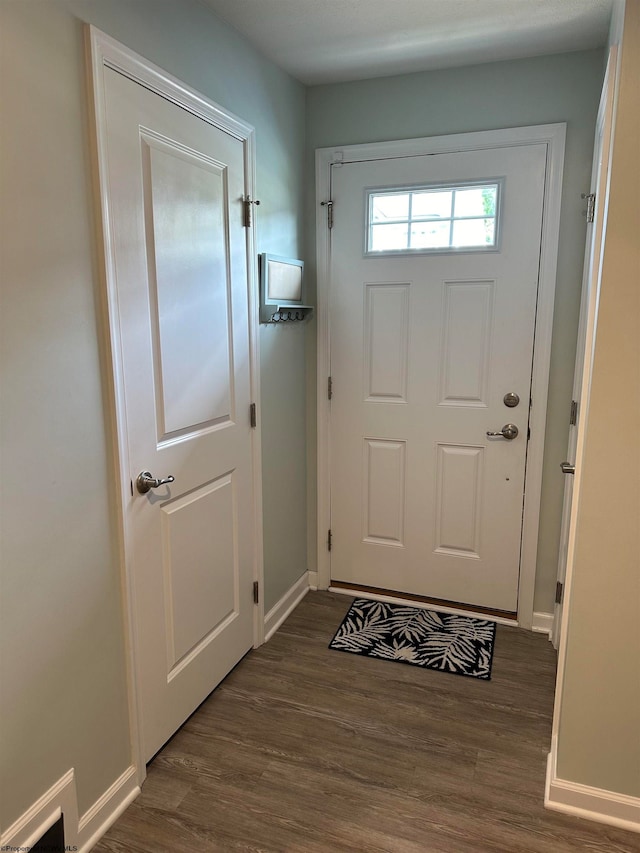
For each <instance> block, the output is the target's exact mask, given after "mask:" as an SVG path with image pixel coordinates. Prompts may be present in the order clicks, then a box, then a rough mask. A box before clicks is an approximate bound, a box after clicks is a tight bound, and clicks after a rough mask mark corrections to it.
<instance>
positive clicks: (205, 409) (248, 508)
mask: <svg viewBox="0 0 640 853" xmlns="http://www.w3.org/2000/svg"><path fill="white" fill-rule="evenodd" d="M105 81H106V87H105V96H106V98H105V102H106V115H107V126H108V157H107V165H108V181H109V191H110V200H111V216H110V224H111V229H112V232H113V245H114V247H115V268H116V277H117V298H118V314H119V339H120V347H121V353H120V358H121V363H122V373H123V378H124V393H125V403H126V424H127V437H128V442H127V443H128V454H129V469H130V477H131V480H132V481H133V483H135V480H136V477H137V475H138V474H139V473H140V472H141V471H150V472H152V474H153V476H154V477H165V476H168V475H172V476H174V477H175V481H174V482H172V483H170V484H168V485H165V486H162V487H160V488H158V489H152V490H151V491H149V492H148V493H147V494H139V493H138V491H137V490H136V488H135V487H134V488H133V494H132V496H131V499H130V502H129V505H128V506H127V507H125V511H126V513H127V523H128V526H129V529H130V531H131V545H132V548H131V553H130V555H129V559H130V561H131V571H132V575H133V579H134V595H135V602H134V622H135V639H136V644H137V660H138V662H139V665H138V672H137V677H138V679H139V682H140V683H139V696H140V706H141V709H140V710H141V720H142V737H143V750H144V756H145V758H146V759H149V758H150V757H151V756H153V755H154V753H155V752H156V751H157V750H158V749H159V748H160V747H161V746H162V745H163V744H164V743H165V741H166V740H167V739H168V738H169V737H170V736H171V735H172V734H173V732H174V731H175V730H176V729H177V728H178V727H179V726H180V725H181V723H182V722H183V721H184V720H185V719H186V718H187V717H188V716H189V715H190V714H191V713H192V712H193V711H194V710H195V708H196V707H197V706H198V705H199V704H200V702H202V701H203V699H204V698H205V697H206V696H207V695H208V694H209V693H210V692H211V690H213V689H214V687H215V686H216V685H217V684H218V683H219V681H220V680H221V679H222V678H223V677H224V676H225V675H226V674H227V672H228V671H229V670H230V669H231V668H232V667H233V666H234V665H235V664H236V663H237V661H238V660H239V659H240V658H241V657H242V655H243V654H244V653H245V652H246V651H247V650H248V649H249V648H250V647H251V645H252V642H253V599H252V581H253V557H254V543H253V537H254V534H253V530H254V524H253V500H252V471H251V430H250V424H249V405H250V374H249V370H250V360H249V332H248V316H249V315H248V288H247V260H246V236H245V231H244V229H243V227H242V198H243V196H244V186H245V184H244V151H243V144H242V142H240V141H239V140H237V139H235V138H233V137H232V136H230V135H229V134H226V133H224V132H223V131H221V130H219V129H217V128H214V127H213V126H211V125H209V124H207V123H206V122H205V121H203V120H201V119H199V118H197V117H196V116H194V115H192V114H191V113H189V112H187V111H186V110H184V109H181V108H180V107H178V106H177V105H175V104H172V103H170V102H169V101H168V100H165V99H163V98H162V97H160V96H159V95H157V94H154V93H152V92H150V91H149V90H147V89H145V88H143V87H142V86H140V85H138V84H136V83H134V82H133V81H131V80H129V79H128V78H126V77H124V76H122V75H120V74H118V73H117V72H115V71H111V70H107V71H106V72H105Z"/></svg>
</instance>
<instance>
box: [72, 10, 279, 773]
mask: <svg viewBox="0 0 640 853" xmlns="http://www.w3.org/2000/svg"><path fill="white" fill-rule="evenodd" d="M85 45H86V56H87V66H88V69H87V72H88V78H89V84H90V85H89V86H88V95H89V98H90V114H91V115H92V116H93V124H92V127H91V130H92V136H93V138H92V147H93V164H92V165H93V177H94V190H95V198H96V205H97V208H98V223H99V234H98V240H99V243H100V248H101V253H100V258H99V260H100V266H101V269H100V273H101V278H102V281H103V285H104V286H103V288H102V305H101V308H102V310H101V320H102V324H101V329H100V332H101V337H102V341H101V343H102V348H103V353H104V355H103V373H104V376H105V380H106V383H107V384H108V406H109V412H108V415H109V419H110V429H111V436H112V438H113V450H112V452H113V467H114V473H115V485H114V488H113V490H112V500H113V502H114V503H115V504H116V507H117V511H116V519H117V524H118V529H117V536H118V543H117V544H118V553H119V557H120V567H121V589H122V600H123V613H124V639H125V649H126V658H127V688H128V701H129V725H130V739H131V751H132V756H131V760H132V764H133V766H134V767H135V768H136V773H137V779H138V783H139V784H142V782H143V781H144V778H145V776H146V766H145V760H144V755H143V751H142V738H141V737H140V732H141V725H140V703H139V701H138V688H137V677H136V673H137V672H138V666H139V661H138V654H137V649H136V641H135V638H136V632H135V625H134V609H133V572H132V566H131V561H130V554H131V544H130V543H131V531H130V529H129V526H128V523H127V518H126V513H125V511H124V507H125V506H126V500H127V497H128V495H129V489H130V482H129V480H130V478H129V465H128V460H127V447H128V439H127V422H126V417H125V406H124V379H123V377H124V369H123V363H122V360H121V348H120V341H119V322H118V310H117V302H116V295H117V291H116V282H115V265H114V257H113V252H114V246H113V237H112V228H111V222H110V205H109V189H108V181H107V172H106V163H107V160H106V149H105V146H106V138H107V137H106V111H105V103H104V71H105V69H106V68H111V69H113V70H115V71H117V72H118V73H120V74H123V75H124V76H125V77H128V78H129V79H131V80H133V81H134V82H136V83H138V84H140V85H141V86H144V87H145V88H146V89H149V90H150V91H152V92H155V93H156V94H158V95H160V96H161V97H164V98H166V99H167V100H169V101H171V102H172V103H174V104H176V105H177V106H179V107H181V108H182V109H185V110H186V111H188V112H190V113H192V114H193V115H195V116H197V117H198V118H200V119H202V120H203V121H205V122H207V123H208V124H210V125H212V126H214V127H216V128H219V129H220V130H222V131H224V132H225V133H228V134H229V135H230V136H233V137H234V138H236V139H238V140H240V141H241V142H242V144H243V151H244V174H245V188H244V193H245V197H249V196H253V195H254V187H255V139H254V130H253V128H252V127H251V126H250V125H248V124H246V123H245V122H243V121H242V120H241V119H239V118H237V117H236V116H234V115H232V114H231V113H229V112H227V111H226V110H223V109H222V108H221V107H219V106H218V105H217V104H215V103H213V101H210V100H209V99H208V98H206V97H205V96H204V95H202V94H200V93H199V92H197V91H196V90H195V89H192V88H190V87H189V86H187V85H186V84H184V83H182V82H181V81H180V80H178V79H176V78H175V77H172V76H171V75H170V74H168V73H167V72H165V71H163V70H162V69H161V68H158V67H157V66H156V65H153V64H152V63H150V62H148V61H147V60H146V59H144V58H143V57H141V56H139V55H138V54H136V53H134V52H133V51H131V50H129V48H127V47H125V46H124V45H122V44H120V43H119V42H117V41H115V40H114V39H112V38H111V37H110V36H108V35H106V34H105V33H103V32H101V31H100V30H98V29H96V28H95V27H94V26H91V25H87V26H86V27H85ZM247 270H248V277H249V281H248V286H249V292H248V300H249V358H250V383H251V397H252V399H253V400H255V401H258V400H259V399H260V371H259V365H260V359H259V349H258V347H259V343H258V340H259V338H258V328H259V326H258V307H257V306H258V295H257V275H256V251H255V234H254V229H253V228H248V229H247ZM251 452H252V459H251V464H252V469H253V477H252V479H253V504H254V518H255V528H254V536H255V553H254V557H253V565H254V580H256V581H258V583H259V584H260V587H261V588H263V561H262V551H263V548H262V477H261V470H262V466H261V443H260V432H259V430H253V434H252V451H251ZM262 599H263V596H260V602H259V603H258V604H257V605H256V606H255V607H254V620H253V645H254V648H255V647H257V646H259V645H260V644H261V643H262V642H264V604H263V601H262Z"/></svg>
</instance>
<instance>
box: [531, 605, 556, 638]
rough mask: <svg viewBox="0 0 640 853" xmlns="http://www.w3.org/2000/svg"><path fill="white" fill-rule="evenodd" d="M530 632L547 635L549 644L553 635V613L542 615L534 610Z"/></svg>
mask: <svg viewBox="0 0 640 853" xmlns="http://www.w3.org/2000/svg"><path fill="white" fill-rule="evenodd" d="M531 630H532V631H535V632H536V633H538V634H547V636H548V637H549V642H551V639H552V635H553V613H542V612H540V611H537V610H534V611H533V622H532V624H531Z"/></svg>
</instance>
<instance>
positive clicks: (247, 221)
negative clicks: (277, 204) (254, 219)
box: [242, 195, 260, 228]
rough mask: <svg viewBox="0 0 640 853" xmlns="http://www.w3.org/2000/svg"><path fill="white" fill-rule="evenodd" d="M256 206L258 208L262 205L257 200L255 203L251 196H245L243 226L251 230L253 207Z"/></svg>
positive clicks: (243, 201) (243, 200)
mask: <svg viewBox="0 0 640 853" xmlns="http://www.w3.org/2000/svg"><path fill="white" fill-rule="evenodd" d="M252 204H255V205H256V206H257V205H259V204H260V202H259V201H258V200H257V199H256V200H255V201H254V200H253V199H252V198H251V196H250V195H248V196H245V197H244V198H243V199H242V208H243V214H242V224H243V225H244V227H245V228H251V205H252Z"/></svg>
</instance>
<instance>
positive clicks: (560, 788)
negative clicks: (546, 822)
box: [544, 738, 640, 832]
mask: <svg viewBox="0 0 640 853" xmlns="http://www.w3.org/2000/svg"><path fill="white" fill-rule="evenodd" d="M557 756H558V753H557V740H556V738H554V739H553V741H552V743H551V752H550V753H549V757H548V759H547V781H546V785H545V791H544V804H545V807H546V808H548V809H552V810H553V811H557V812H564V813H565V814H570V815H574V816H575V817H582V818H586V819H587V820H594V821H596V822H597V823H606V824H608V825H609V826H616V827H619V828H620V829H626V830H629V831H631V832H640V797H630V796H627V795H626V794H618V793H616V792H615V791H605V790H603V789H602V788H592V787H590V786H589V785H581V784H580V783H579V782H570V781H569V780H567V779H558V776H557Z"/></svg>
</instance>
